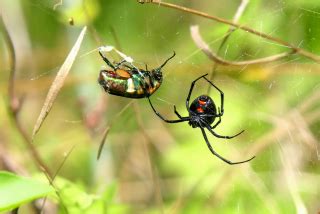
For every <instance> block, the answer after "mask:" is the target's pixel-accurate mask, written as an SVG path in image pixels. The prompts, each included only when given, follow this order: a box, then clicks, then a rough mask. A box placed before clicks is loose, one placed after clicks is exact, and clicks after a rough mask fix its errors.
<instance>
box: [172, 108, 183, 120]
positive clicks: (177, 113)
mask: <svg viewBox="0 0 320 214" xmlns="http://www.w3.org/2000/svg"><path fill="white" fill-rule="evenodd" d="M173 109H174V113H175V114H176V115H177V116H178V117H179V118H180V119H182V117H181V115H180V114H179V112H178V111H177V108H176V105H174V106H173Z"/></svg>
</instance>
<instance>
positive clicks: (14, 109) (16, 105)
mask: <svg viewBox="0 0 320 214" xmlns="http://www.w3.org/2000/svg"><path fill="white" fill-rule="evenodd" d="M0 27H1V28H2V30H3V35H4V38H5V41H6V44H7V46H8V53H9V67H10V76H9V83H8V102H9V105H8V111H9V113H10V115H11V116H12V118H13V124H14V125H15V126H16V128H17V130H18V131H19V133H20V135H21V136H22V138H23V139H24V142H25V144H26V146H27V148H28V150H29V152H30V154H31V157H32V158H33V160H34V161H35V163H36V165H37V167H38V168H39V169H40V170H41V171H43V172H44V173H45V174H46V175H47V176H49V177H51V172H50V170H49V167H48V166H47V165H46V164H45V163H44V161H43V160H42V158H41V156H40V154H39V153H38V151H37V150H36V148H35V147H34V146H33V144H32V142H31V138H30V137H29V135H28V134H27V132H26V131H25V130H24V128H23V126H22V124H21V123H20V120H19V117H18V114H19V112H20V110H21V106H22V102H21V99H19V98H17V96H16V95H15V90H14V89H15V76H16V57H15V50H14V46H13V42H12V40H11V37H10V35H9V33H8V31H7V28H6V26H5V24H4V22H3V19H2V17H1V16H0Z"/></svg>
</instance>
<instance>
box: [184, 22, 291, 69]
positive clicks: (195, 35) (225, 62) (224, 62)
mask: <svg viewBox="0 0 320 214" xmlns="http://www.w3.org/2000/svg"><path fill="white" fill-rule="evenodd" d="M190 31H191V36H192V39H193V41H194V42H195V43H196V45H197V46H198V47H199V48H200V49H201V50H202V51H203V52H204V53H205V54H206V55H207V56H208V57H209V59H211V60H213V61H214V62H216V63H218V64H221V65H229V66H230V65H232V66H245V65H253V64H262V63H268V62H274V61H276V60H279V59H282V58H284V57H287V56H289V55H292V54H294V53H295V51H292V52H285V53H280V54H276V55H272V56H268V57H264V58H259V59H253V60H246V61H228V60H225V59H223V58H221V57H219V56H217V55H216V54H215V53H214V52H212V51H211V49H210V48H209V46H208V44H207V43H205V42H204V41H203V39H202V37H201V35H200V33H199V27H198V26H197V25H194V26H191V27H190Z"/></svg>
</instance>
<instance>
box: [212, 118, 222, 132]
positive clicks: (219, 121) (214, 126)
mask: <svg viewBox="0 0 320 214" xmlns="http://www.w3.org/2000/svg"><path fill="white" fill-rule="evenodd" d="M220 123H221V117H219V120H218V122H217V123H216V124H214V125H213V126H211V127H210V128H211V129H214V128H216V127H217V126H218V125H219V124H220Z"/></svg>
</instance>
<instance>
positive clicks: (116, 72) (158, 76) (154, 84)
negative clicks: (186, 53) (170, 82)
mask: <svg viewBox="0 0 320 214" xmlns="http://www.w3.org/2000/svg"><path fill="white" fill-rule="evenodd" d="M99 54H100V56H101V57H102V59H103V60H104V61H105V62H106V63H107V65H108V66H110V67H111V68H112V70H101V71H100V75H99V78H98V82H99V84H100V85H101V86H102V87H103V88H104V90H105V91H106V92H108V93H109V94H113V95H117V96H121V97H128V98H144V97H149V96H151V95H152V94H153V93H154V92H155V91H156V90H157V89H158V88H159V87H160V85H161V83H162V71H161V69H162V68H163V67H164V66H165V65H166V64H167V62H168V61H169V60H170V59H172V58H173V57H174V56H175V55H176V53H175V52H173V55H172V56H171V57H169V58H168V59H167V60H166V61H165V62H164V63H163V64H162V65H161V66H160V67H158V68H155V69H152V70H151V71H148V69H147V66H146V69H145V70H143V69H140V68H137V67H135V66H134V65H133V64H132V63H129V64H130V65H128V63H127V61H126V60H125V59H124V60H122V61H120V62H119V63H116V64H112V63H111V62H110V61H109V60H108V59H107V58H106V57H105V56H104V55H103V54H102V52H101V51H100V50H99Z"/></svg>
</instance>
